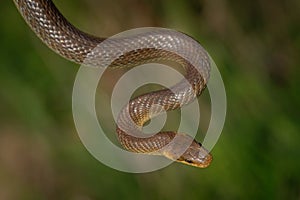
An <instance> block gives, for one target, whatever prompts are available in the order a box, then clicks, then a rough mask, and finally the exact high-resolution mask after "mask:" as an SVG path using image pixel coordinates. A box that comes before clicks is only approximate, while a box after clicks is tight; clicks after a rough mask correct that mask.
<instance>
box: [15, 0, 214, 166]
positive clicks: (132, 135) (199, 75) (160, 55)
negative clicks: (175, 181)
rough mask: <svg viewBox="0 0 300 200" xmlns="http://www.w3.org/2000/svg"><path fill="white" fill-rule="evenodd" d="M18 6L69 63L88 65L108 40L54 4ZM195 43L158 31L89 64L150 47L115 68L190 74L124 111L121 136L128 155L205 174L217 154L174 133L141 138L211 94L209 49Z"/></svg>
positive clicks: (122, 42)
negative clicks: (156, 66)
mask: <svg viewBox="0 0 300 200" xmlns="http://www.w3.org/2000/svg"><path fill="white" fill-rule="evenodd" d="M13 1H14V3H15V5H16V6H17V8H18V10H19V11H20V13H21V15H22V16H23V18H24V19H25V21H26V22H27V23H28V25H29V26H30V27H31V29H32V30H33V31H34V32H35V33H36V35H37V36H38V37H39V38H40V39H41V40H42V41H43V42H44V43H45V44H46V45H47V46H48V47H50V48H51V49H52V50H53V51H55V52H56V53H58V54H59V55H61V56H63V57H64V58H66V59H68V60H71V61H74V62H76V63H80V64H81V63H83V62H84V61H85V59H86V58H87V57H88V55H89V54H90V53H91V52H92V51H93V50H94V49H95V47H97V45H98V44H99V43H102V42H103V41H104V40H105V38H98V37H95V36H92V35H89V34H87V33H84V32H82V31H80V30H79V29H77V28H76V27H74V26H73V25H72V24H71V23H70V22H69V21H68V20H67V19H66V18H65V17H64V16H63V15H62V14H61V13H60V12H59V10H58V9H57V8H56V6H55V5H54V3H53V2H52V1H51V0H13ZM195 43H196V41H194V40H193V39H192V38H190V37H189V36H187V35H184V34H182V33H179V32H174V31H173V32H169V31H162V32H160V31H158V32H155V31H154V32H149V33H141V34H139V35H136V36H135V37H132V38H121V39H115V40H112V42H110V43H108V44H107V47H106V48H104V49H101V50H98V51H93V55H94V57H95V58H96V59H92V60H91V61H90V62H89V64H91V65H95V66H102V65H103V63H105V61H106V60H105V59H106V58H107V57H110V56H114V55H113V54H115V52H119V50H121V51H123V52H126V47H128V46H129V45H135V44H147V48H139V49H137V50H135V51H129V52H128V51H127V53H126V54H124V55H120V56H119V57H118V58H117V59H115V60H114V61H113V63H112V64H111V65H110V67H128V66H131V67H132V66H136V65H139V64H141V63H147V62H151V61H159V60H170V61H174V62H177V63H179V64H181V65H182V67H184V68H185V70H186V74H185V78H186V80H187V82H186V81H180V82H179V83H178V84H176V85H175V86H173V87H172V88H171V89H164V90H160V91H154V92H150V93H147V94H144V95H141V96H138V97H136V98H135V99H132V100H130V102H129V103H128V104H127V105H126V106H125V107H124V108H123V109H122V111H121V113H120V114H119V117H118V120H117V136H118V139H119V141H120V143H121V145H122V146H123V147H124V148H125V149H126V150H128V151H132V152H136V153H144V154H156V155H163V156H166V157H167V158H169V159H172V160H175V161H178V162H181V163H184V164H187V165H192V166H196V167H200V168H204V167H207V166H208V165H209V164H210V163H211V161H212V156H211V154H210V153H209V152H208V151H207V150H206V149H205V148H204V147H203V146H202V145H201V144H200V143H198V142H197V141H195V140H193V138H192V137H190V136H188V135H187V134H183V133H175V132H172V131H168V132H159V133H157V134H155V135H153V136H150V137H140V136H141V134H142V131H141V128H142V127H143V125H144V124H145V123H146V122H147V121H148V120H150V119H151V118H152V117H155V116H157V115H159V114H160V113H161V112H162V111H163V110H165V111H168V110H174V109H177V108H180V107H181V106H183V105H186V104H188V103H190V102H192V101H194V100H195V98H196V97H197V96H198V95H200V94H201V92H202V91H203V90H204V89H205V87H206V83H207V81H208V78H209V71H210V62H209V57H208V54H207V53H206V51H205V50H204V49H203V48H201V49H199V48H196V47H195V46H196V45H195ZM198 46H199V45H198ZM168 48H169V49H168ZM174 49H175V51H174ZM175 52H185V54H186V55H188V56H191V55H193V56H192V59H194V61H195V62H193V63H192V62H189V61H187V60H186V59H185V58H182V57H181V56H178V55H177V54H176V53H175ZM194 63H196V64H194ZM153 105H159V109H151V107H152V106H153ZM186 144H188V146H186Z"/></svg>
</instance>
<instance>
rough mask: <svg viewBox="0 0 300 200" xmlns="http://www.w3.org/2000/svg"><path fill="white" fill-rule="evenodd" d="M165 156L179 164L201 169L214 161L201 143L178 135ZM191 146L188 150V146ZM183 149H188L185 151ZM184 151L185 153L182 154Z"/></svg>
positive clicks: (186, 136)
mask: <svg viewBox="0 0 300 200" xmlns="http://www.w3.org/2000/svg"><path fill="white" fill-rule="evenodd" d="M176 137H178V138H177V139H176V138H175V139H174V140H173V141H172V143H173V144H171V145H170V148H168V150H167V151H166V152H165V153H164V155H165V156H166V157H167V158H169V159H172V160H175V161H177V162H180V163H183V164H186V165H191V166H194V167H199V168H206V167H208V166H209V165H210V163H211V161H212V155H211V154H210V153H209V151H208V150H206V149H205V148H204V147H203V146H202V144H201V143H199V142H197V141H196V140H194V139H192V138H191V137H190V136H188V135H185V134H178V136H176ZM176 140H177V141H178V142H176ZM187 145H190V146H189V147H188V148H187V149H186V146H187ZM182 149H186V150H185V151H184V150H182ZM183 151H184V153H182V152H183Z"/></svg>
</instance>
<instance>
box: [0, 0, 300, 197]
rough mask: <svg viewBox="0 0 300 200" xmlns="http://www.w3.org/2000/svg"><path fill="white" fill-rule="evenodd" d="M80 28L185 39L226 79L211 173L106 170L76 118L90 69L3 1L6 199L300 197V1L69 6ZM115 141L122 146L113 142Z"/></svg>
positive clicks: (1, 144) (1, 184)
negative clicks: (162, 30)
mask: <svg viewBox="0 0 300 200" xmlns="http://www.w3.org/2000/svg"><path fill="white" fill-rule="evenodd" d="M55 3H56V4H57V6H58V7H59V9H60V10H61V11H62V13H63V14H64V15H65V16H66V17H67V18H68V19H69V20H70V21H71V22H72V23H74V24H75V25H76V26H77V27H80V28H81V29H82V30H85V31H87V32H89V33H93V34H95V35H98V36H111V35H113V34H116V33H118V32H120V31H124V30H127V29H131V28H136V27H144V26H159V27H166V28H174V29H176V30H179V31H182V32H185V33H187V34H189V35H191V36H193V37H194V38H196V39H197V40H199V41H200V42H201V44H202V45H203V46H204V47H205V48H206V49H207V51H208V52H209V53H210V54H211V56H212V57H213V58H214V60H215V62H216V63H217V65H218V67H219V70H220V72H221V74H222V76H223V79H224V83H225V87H226V92H227V97H228V99H227V100H228V112H227V118H226V123H225V127H224V130H223V133H222V135H221V137H220V139H219V141H218V143H217V145H216V146H215V147H214V149H213V151H212V153H213V155H214V160H213V163H212V164H211V166H210V167H209V168H207V169H197V168H193V167H189V166H184V165H181V164H177V163H174V164H172V165H171V166H169V167H167V168H164V169H162V170H159V171H156V172H152V173H147V174H127V173H122V172H118V171H115V170H113V169H110V168H109V167H106V166H104V165H102V164H101V163H99V162H98V161H97V160H95V159H94V158H93V157H92V156H91V155H90V154H89V153H88V152H87V150H86V149H85V148H84V146H83V145H82V143H81V142H80V140H79V137H78V135H77V132H76V130H75V126H74V123H73V118H72V109H71V97H72V87H73V82H74V79H75V75H76V72H77V70H78V67H79V66H78V65H76V64H73V63H71V62H68V61H66V60H64V59H63V58H61V57H59V56H58V55H56V54H55V53H53V52H52V51H50V50H49V49H48V48H47V47H46V46H45V45H44V44H42V43H41V42H40V40H38V39H37V37H36V36H35V35H34V34H33V32H32V31H31V30H30V29H29V27H28V26H27V25H26V24H25V22H24V21H23V19H22V18H21V16H20V14H19V13H18V12H17V10H16V8H15V6H14V4H13V2H12V1H1V3H0V5H1V6H0V13H1V17H0V44H1V49H0V113H1V115H0V177H1V178H0V199H1V200H2V199H3V200H6V199H9V200H10V199H76V200H89V199H300V147H299V146H300V117H299V114H300V113H299V110H300V87H299V86H300V68H299V65H300V56H299V52H300V14H299V11H300V1H297V0H289V1H271V0H254V1H237V0H227V1H226V0H206V1H200V0H161V1H159V0H112V1H105V0H72V1H71V0H69V1H58V0H56V1H55ZM113 137H114V136H113Z"/></svg>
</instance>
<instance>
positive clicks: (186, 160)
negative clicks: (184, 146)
mask: <svg viewBox="0 0 300 200" xmlns="http://www.w3.org/2000/svg"><path fill="white" fill-rule="evenodd" d="M184 161H185V162H187V163H193V161H191V160H189V159H185V160H184Z"/></svg>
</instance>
